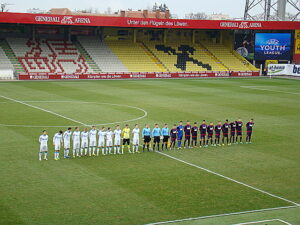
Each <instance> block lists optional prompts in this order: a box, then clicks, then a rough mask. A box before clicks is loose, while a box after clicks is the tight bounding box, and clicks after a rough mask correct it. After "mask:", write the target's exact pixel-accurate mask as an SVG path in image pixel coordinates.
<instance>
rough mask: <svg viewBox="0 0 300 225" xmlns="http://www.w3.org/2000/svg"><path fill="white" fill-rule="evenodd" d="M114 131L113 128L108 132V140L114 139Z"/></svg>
mask: <svg viewBox="0 0 300 225" xmlns="http://www.w3.org/2000/svg"><path fill="white" fill-rule="evenodd" d="M113 134H114V133H113V132H112V131H111V130H109V131H107V132H106V140H112V137H113Z"/></svg>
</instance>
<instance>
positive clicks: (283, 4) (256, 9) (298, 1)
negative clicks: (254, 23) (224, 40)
mask: <svg viewBox="0 0 300 225" xmlns="http://www.w3.org/2000/svg"><path fill="white" fill-rule="evenodd" d="M287 7H289V8H292V9H293V11H295V12H294V13H287V12H286V11H287V10H286V8H287ZM299 15H300V0H246V3H245V11H244V20H265V21H269V20H273V21H284V20H291V21H295V20H299V19H300V16H299ZM298 16H299V17H298ZM287 17H288V18H287Z"/></svg>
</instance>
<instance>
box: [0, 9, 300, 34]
mask: <svg viewBox="0 0 300 225" xmlns="http://www.w3.org/2000/svg"><path fill="white" fill-rule="evenodd" d="M0 23H20V24H49V25H67V26H70V25H72V26H103V27H153V28H186V29H226V30H229V29H235V30H237V29H243V30H245V29H249V30H295V29H297V28H298V29H299V22H292V21H236V20H187V19H156V18H129V17H120V16H115V17H114V16H86V15H54V14H31V13H10V12H2V13H0Z"/></svg>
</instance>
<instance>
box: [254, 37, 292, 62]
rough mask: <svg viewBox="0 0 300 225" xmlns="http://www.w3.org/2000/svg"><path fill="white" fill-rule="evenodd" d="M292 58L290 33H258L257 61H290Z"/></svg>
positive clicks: (256, 44)
mask: <svg viewBox="0 0 300 225" xmlns="http://www.w3.org/2000/svg"><path fill="white" fill-rule="evenodd" d="M290 56H291V34H290V33H256V35H255V53H254V58H255V60H267V59H277V60H289V59H290Z"/></svg>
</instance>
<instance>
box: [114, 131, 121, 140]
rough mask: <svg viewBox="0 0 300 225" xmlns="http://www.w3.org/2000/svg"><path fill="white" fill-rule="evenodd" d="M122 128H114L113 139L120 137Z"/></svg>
mask: <svg viewBox="0 0 300 225" xmlns="http://www.w3.org/2000/svg"><path fill="white" fill-rule="evenodd" d="M121 134H122V130H121V129H116V130H114V135H115V140H118V139H121Z"/></svg>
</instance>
